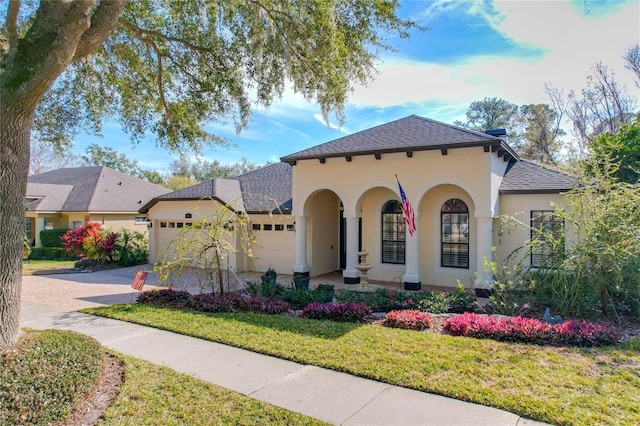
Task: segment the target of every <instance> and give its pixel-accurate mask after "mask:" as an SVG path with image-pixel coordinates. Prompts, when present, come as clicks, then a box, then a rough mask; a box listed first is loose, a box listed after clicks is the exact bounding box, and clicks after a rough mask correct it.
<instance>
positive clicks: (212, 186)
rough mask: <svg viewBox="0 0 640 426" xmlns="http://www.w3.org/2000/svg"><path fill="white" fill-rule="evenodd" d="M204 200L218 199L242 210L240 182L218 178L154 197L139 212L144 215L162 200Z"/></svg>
mask: <svg viewBox="0 0 640 426" xmlns="http://www.w3.org/2000/svg"><path fill="white" fill-rule="evenodd" d="M205 198H214V199H218V200H219V201H220V202H222V203H225V204H228V205H229V206H231V207H233V208H236V210H238V209H243V208H244V205H243V201H242V191H241V190H240V182H239V181H238V180H236V179H221V178H218V179H212V180H209V181H206V182H203V183H199V184H197V185H193V186H189V187H187V188H182V189H179V190H177V191H173V192H169V193H167V194H163V195H160V196H158V197H155V198H153V199H152V200H149V201H148V202H147V203H146V204H145V205H144V206H142V207H141V208H140V210H139V211H140V213H146V212H148V211H149V209H150V208H151V207H153V206H154V205H156V204H157V203H158V201H162V200H201V199H205Z"/></svg>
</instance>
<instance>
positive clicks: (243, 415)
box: [0, 330, 324, 425]
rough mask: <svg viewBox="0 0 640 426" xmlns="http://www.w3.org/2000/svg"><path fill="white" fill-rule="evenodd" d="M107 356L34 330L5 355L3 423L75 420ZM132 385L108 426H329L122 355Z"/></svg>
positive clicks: (69, 337)
mask: <svg viewBox="0 0 640 426" xmlns="http://www.w3.org/2000/svg"><path fill="white" fill-rule="evenodd" d="M104 354H105V352H104V350H103V349H102V347H101V346H100V344H99V343H98V342H97V341H96V340H94V339H92V338H90V337H87V336H84V335H81V334H78V333H74V332H68V331H57V330H45V331H41V332H33V331H30V332H26V333H25V334H24V335H23V336H22V337H21V339H20V341H19V343H18V344H17V345H16V346H15V347H14V348H12V349H9V350H5V351H2V352H0V424H1V425H22V424H32V425H49V424H60V423H62V422H64V421H65V419H67V418H68V416H69V414H70V413H71V412H72V408H73V407H74V404H76V403H77V402H78V401H81V400H82V399H83V398H84V397H85V395H87V393H88V392H89V391H90V390H91V388H92V387H93V385H94V383H95V381H96V379H97V378H98V376H99V374H100V371H101V368H102V360H103V356H104ZM118 357H119V358H120V359H122V360H123V361H124V364H125V382H124V383H123V385H122V387H121V388H120V393H119V394H118V396H117V397H116V399H115V400H114V401H113V403H112V404H111V406H110V407H109V408H108V409H107V411H105V413H104V414H103V417H102V418H101V420H100V421H99V423H98V424H101V425H124V424H129V425H176V424H189V425H227V424H243V425H265V424H274V425H275V424H278V425H280V424H288V425H322V424H324V423H322V422H320V421H318V420H315V419H312V418H309V417H306V416H303V415H301V414H297V413H294V412H292V411H289V410H285V409H283V408H279V407H275V406H273V405H270V404H267V403H265V402H261V401H257V400H254V399H252V398H249V397H247V396H244V395H241V394H239V393H237V392H234V391H230V390H227V389H224V388H221V387H219V386H215V385H212V384H208V383H205V382H202V381H200V380H197V379H194V378H193V377H190V376H187V375H185V374H180V373H177V372H175V371H173V370H171V369H168V368H166V367H160V366H157V365H154V364H150V363H147V362H144V361H141V360H138V359H136V358H132V357H128V356H125V355H118Z"/></svg>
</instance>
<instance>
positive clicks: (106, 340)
mask: <svg viewBox="0 0 640 426" xmlns="http://www.w3.org/2000/svg"><path fill="white" fill-rule="evenodd" d="M21 326H22V327H29V328H34V329H47V328H55V329H61V330H73V331H77V332H80V333H83V334H86V335H89V336H92V337H94V338H96V339H97V340H98V341H99V342H100V343H102V344H103V345H104V346H106V347H108V348H111V349H114V350H116V351H119V352H122V353H125V354H128V355H131V356H134V357H137V358H140V359H144V360H147V361H150V362H153V363H156V364H160V365H164V366H167V367H170V368H172V369H174V370H176V371H179V372H182V373H186V374H189V375H192V376H194V377H196V378H198V379H201V380H204V381H207V382H210V383H214V384H216V385H219V386H222V387H225V388H228V389H232V390H235V391H237V392H240V393H242V394H244V395H247V396H250V397H251V398H255V399H258V400H262V401H265V402H268V403H270V404H273V405H277V406H280V407H284V408H287V409H289V410H292V411H295V412H298V413H302V414H306V415H308V416H311V417H314V418H316V419H320V420H323V421H326V422H329V423H333V424H339V425H374V424H375V425H492V426H500V425H505V426H506V425H509V426H516V425H518V426H521V425H536V424H540V423H537V422H534V421H531V420H527V419H523V418H521V417H519V416H517V415H515V414H512V413H508V412H506V411H502V410H498V409H495V408H489V407H485V406H481V405H477V404H471V403H466V402H462V401H458V400H455V399H451V398H445V397H441V396H437V395H431V394H427V393H424V392H418V391H414V390H409V389H405V388H401V387H397V386H391V385H388V384H384V383H380V382H375V381H372V380H367V379H362V378H359V377H355V376H351V375H349V374H344V373H339V372H335V371H332V370H327V369H323V368H318V367H313V366H305V365H301V364H298V363H295V362H290V361H285V360H282V359H279V358H273V357H270V356H265V355H261V354H257V353H254V352H250V351H246V350H243V349H237V348H234V347H230V346H225V345H221V344H218V343H212V342H207V341H205V340H201V339H196V338H192V337H187V336H183V335H180V334H175V333H171V332H167V331H162V330H158V329H154V328H151V327H144V326H140V325H136V324H131V323H127V322H122V321H116V320H111V319H107V318H101V317H95V316H91V315H85V314H81V313H78V312H69V311H68V310H65V309H61V308H60V307H55V306H49V305H46V304H42V303H35V302H32V301H28V300H25V301H23V302H22V316H21Z"/></svg>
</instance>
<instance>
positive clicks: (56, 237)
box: [40, 229, 68, 247]
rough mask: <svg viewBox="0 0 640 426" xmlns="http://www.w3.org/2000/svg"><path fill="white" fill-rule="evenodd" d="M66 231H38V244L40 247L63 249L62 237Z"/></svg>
mask: <svg viewBox="0 0 640 426" xmlns="http://www.w3.org/2000/svg"><path fill="white" fill-rule="evenodd" d="M67 231H68V229H45V230H42V231H40V244H42V247H64V246H63V245H62V240H61V239H60V237H62V236H63V235H64V234H65V233H66V232H67Z"/></svg>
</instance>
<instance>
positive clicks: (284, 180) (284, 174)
mask: <svg viewBox="0 0 640 426" xmlns="http://www.w3.org/2000/svg"><path fill="white" fill-rule="evenodd" d="M291 174H292V173H291V166H290V165H289V164H287V163H276V164H271V165H269V166H266V167H263V168H261V169H258V170H254V171H252V172H249V173H246V174H244V175H241V176H238V180H240V187H241V188H242V197H243V198H244V204H245V208H246V209H247V211H249V212H263V211H276V210H279V211H281V212H282V213H288V212H291V208H292V202H291V195H292V191H293V190H292V177H291Z"/></svg>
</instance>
